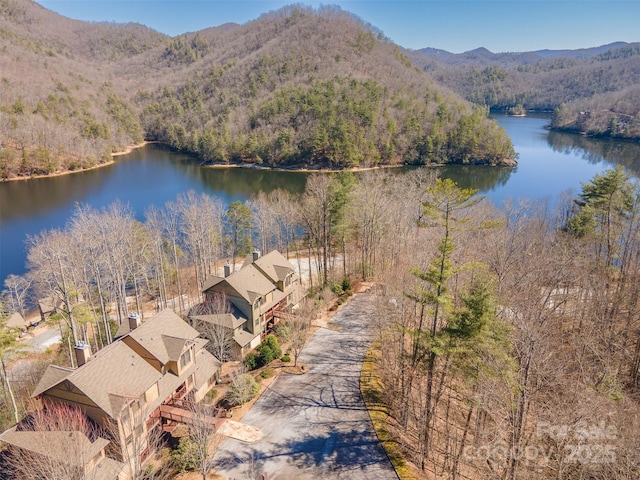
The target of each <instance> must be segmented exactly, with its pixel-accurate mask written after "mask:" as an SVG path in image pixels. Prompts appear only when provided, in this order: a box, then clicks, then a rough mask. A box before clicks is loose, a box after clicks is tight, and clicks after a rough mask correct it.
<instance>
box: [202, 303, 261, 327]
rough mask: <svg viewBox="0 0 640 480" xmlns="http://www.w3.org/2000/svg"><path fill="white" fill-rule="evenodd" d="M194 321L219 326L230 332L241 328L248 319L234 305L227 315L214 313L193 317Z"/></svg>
mask: <svg viewBox="0 0 640 480" xmlns="http://www.w3.org/2000/svg"><path fill="white" fill-rule="evenodd" d="M191 318H193V319H194V320H198V321H201V322H204V323H209V324H211V325H221V326H223V327H226V328H230V329H231V330H235V329H236V328H238V327H240V326H242V325H243V324H244V323H245V322H246V321H247V320H248V319H247V317H245V316H244V315H243V314H242V312H241V311H240V310H238V308H237V307H236V306H235V305H232V306H231V312H229V313H214V314H210V315H194V316H193V317H191Z"/></svg>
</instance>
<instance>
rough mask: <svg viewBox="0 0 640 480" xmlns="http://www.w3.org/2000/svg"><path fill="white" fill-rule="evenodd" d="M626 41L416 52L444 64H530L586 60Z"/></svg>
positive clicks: (625, 45) (434, 49) (625, 43)
mask: <svg viewBox="0 0 640 480" xmlns="http://www.w3.org/2000/svg"><path fill="white" fill-rule="evenodd" d="M632 45H633V44H630V43H627V42H614V43H610V44H607V45H601V46H599V47H592V48H580V49H577V50H535V51H532V52H507V53H493V52H490V51H489V50H487V49H486V48H484V47H480V48H476V49H475V50H470V51H468V52H463V53H451V52H447V51H446V50H439V49H437V48H429V47H427V48H421V49H419V50H416V51H415V52H416V53H419V54H422V55H425V56H427V57H430V58H433V59H435V60H437V61H439V62H441V63H443V64H445V65H503V66H504V65H507V64H509V65H511V64H517V65H531V64H534V63H536V62H540V61H542V60H546V59H550V58H573V59H576V60H587V59H590V58H593V57H596V56H598V55H602V54H603V53H606V52H608V51H612V50H618V49H620V48H623V47H629V46H632Z"/></svg>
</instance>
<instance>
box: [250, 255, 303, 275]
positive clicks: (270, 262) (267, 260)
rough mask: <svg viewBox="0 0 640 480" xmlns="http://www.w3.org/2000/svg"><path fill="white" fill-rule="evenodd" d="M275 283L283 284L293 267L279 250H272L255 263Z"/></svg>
mask: <svg viewBox="0 0 640 480" xmlns="http://www.w3.org/2000/svg"><path fill="white" fill-rule="evenodd" d="M253 264H254V265H256V266H257V267H258V268H259V269H260V270H261V271H262V272H263V273H264V274H265V275H266V276H267V277H269V279H271V281H272V282H273V283H276V282H282V281H284V279H285V278H286V277H287V275H289V274H290V273H292V272H294V271H295V270H294V269H293V266H292V265H291V263H290V262H289V260H287V259H286V258H285V257H284V255H282V254H281V253H280V252H279V251H278V250H272V251H271V252H269V253H267V254H266V255H264V256H262V257H260V258H258V259H257V260H255V261H254V262H253Z"/></svg>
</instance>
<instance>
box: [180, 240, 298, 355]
mask: <svg viewBox="0 0 640 480" xmlns="http://www.w3.org/2000/svg"><path fill="white" fill-rule="evenodd" d="M203 293H204V295H205V299H206V301H205V304H206V303H209V304H212V305H220V303H221V302H220V301H219V300H220V299H221V298H222V299H224V300H223V302H224V303H225V306H224V308H223V309H222V310H223V311H218V312H210V313H207V314H205V315H193V316H191V319H192V321H193V322H194V323H195V324H196V325H198V324H202V323H205V324H212V325H218V326H220V327H222V328H226V329H228V330H229V331H230V333H231V334H232V335H233V347H232V350H233V356H234V357H236V358H242V357H244V355H246V354H247V353H248V352H249V351H251V350H252V349H254V348H255V347H257V346H258V345H259V344H260V342H261V340H262V338H264V337H265V336H266V335H267V334H268V333H269V332H270V331H271V330H272V329H273V327H275V326H276V325H277V324H278V322H279V321H280V320H281V319H282V318H286V317H287V316H288V315H290V313H291V310H292V309H293V308H295V307H296V305H298V303H300V301H301V300H302V298H303V296H304V291H303V289H302V286H301V284H300V277H299V276H298V274H296V271H295V268H294V267H293V265H291V263H290V262H289V261H288V260H287V259H286V258H285V257H284V256H283V255H282V254H281V253H280V252H278V251H277V250H273V251H271V252H269V253H268V254H266V255H263V256H261V255H260V252H259V251H257V250H255V251H254V252H253V253H252V254H250V255H248V256H247V258H246V260H245V262H244V264H243V265H242V267H241V268H240V269H239V270H237V271H236V272H233V273H232V272H231V267H230V266H229V265H228V264H227V265H225V267H224V277H219V276H211V277H209V278H208V279H207V281H206V283H205V286H204V289H203Z"/></svg>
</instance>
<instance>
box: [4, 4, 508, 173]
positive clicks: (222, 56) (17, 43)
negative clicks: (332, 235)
mask: <svg viewBox="0 0 640 480" xmlns="http://www.w3.org/2000/svg"><path fill="white" fill-rule="evenodd" d="M0 13H1V16H0V62H1V64H2V68H1V71H2V78H1V79H0V81H1V82H2V91H3V95H2V98H1V99H0V103H1V105H0V129H1V130H0V132H1V135H2V136H1V138H2V151H1V153H0V171H1V175H2V176H3V177H5V178H6V177H10V176H14V175H32V174H42V173H51V172H54V171H56V170H60V169H74V168H80V167H88V166H91V165H92V164H95V163H96V162H102V161H105V160H106V159H108V158H110V157H109V156H110V154H111V153H112V152H115V151H119V150H122V149H123V148H124V147H125V146H126V145H130V144H133V143H139V142H140V141H142V140H143V139H147V140H157V141H161V142H166V143H168V144H170V145H172V146H174V147H175V148H178V149H180V150H184V151H189V152H193V153H196V154H198V155H200V156H201V157H202V159H203V161H207V162H208V161H212V162H213V161H222V162H239V161H242V162H252V163H258V164H266V165H271V166H277V165H289V164H296V165H301V164H304V165H310V166H329V167H337V168H342V167H351V166H368V165H377V164H394V163H410V164H423V163H430V162H434V163H445V162H460V163H489V164H498V163H501V162H503V161H504V160H505V159H508V158H513V157H514V155H515V154H514V152H513V148H512V146H511V143H510V141H509V139H508V138H507V136H506V134H505V133H504V132H503V131H502V130H500V129H499V128H498V127H497V126H496V124H495V123H493V122H492V121H489V120H488V119H487V118H486V110H484V109H478V108H472V107H470V106H469V105H468V104H466V103H465V102H464V101H463V100H462V99H461V98H460V97H458V96H457V95H456V94H454V93H452V92H451V91H449V90H448V89H447V88H445V87H442V86H439V85H437V84H436V83H435V82H433V81H432V80H430V79H429V77H428V76H427V75H425V74H424V73H423V72H421V71H420V70H419V69H417V68H416V67H415V66H414V65H413V64H412V63H411V62H410V61H409V59H408V58H407V57H406V56H405V55H404V54H403V53H402V52H401V50H400V48H399V47H398V46H396V45H394V44H393V43H391V42H390V41H389V40H388V39H386V38H385V37H384V36H383V35H382V34H381V33H380V32H379V31H377V30H376V29H375V28H373V27H371V26H370V25H367V24H365V23H364V22H362V21H361V20H359V19H358V18H356V17H354V16H352V15H350V14H348V13H346V12H343V11H342V10H340V9H339V8H337V7H322V8H320V9H319V10H313V9H311V8H305V7H298V6H295V7H286V8H283V9H281V10H279V11H276V12H271V13H269V14H265V15H263V16H262V17H260V18H259V19H257V20H255V21H253V22H250V23H248V24H245V25H241V26H240V25H232V24H227V25H223V26H220V27H217V28H210V29H206V30H203V31H201V32H197V33H193V34H185V35H182V36H178V37H175V38H170V37H166V36H164V35H162V34H159V33H158V32H155V31H153V30H150V29H148V28H146V27H144V26H141V25H136V24H127V25H118V24H100V23H86V22H81V21H76V20H70V19H66V18H64V17H61V16H59V15H57V14H55V13H53V12H50V11H48V10H46V9H44V8H42V7H40V6H39V5H38V4H36V3H34V2H32V1H30V0H3V2H2V4H1V6H0Z"/></svg>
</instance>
